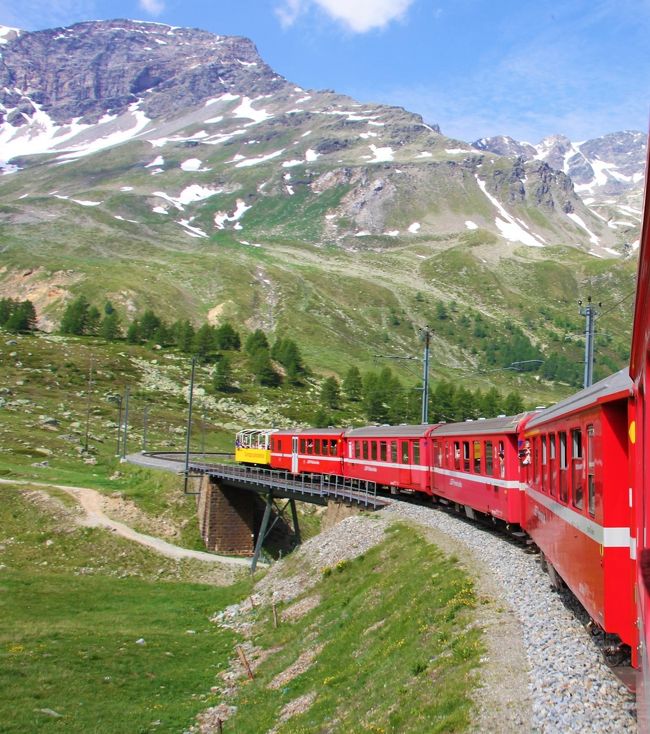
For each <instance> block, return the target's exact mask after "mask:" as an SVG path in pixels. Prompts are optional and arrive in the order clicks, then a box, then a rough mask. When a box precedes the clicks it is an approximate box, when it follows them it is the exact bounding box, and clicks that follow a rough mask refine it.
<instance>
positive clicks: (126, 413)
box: [122, 385, 129, 459]
mask: <svg viewBox="0 0 650 734" xmlns="http://www.w3.org/2000/svg"><path fill="white" fill-rule="evenodd" d="M128 434H129V386H128V385H127V386H126V388H125V390H124V432H123V433H122V458H123V459H126V439H127V437H128Z"/></svg>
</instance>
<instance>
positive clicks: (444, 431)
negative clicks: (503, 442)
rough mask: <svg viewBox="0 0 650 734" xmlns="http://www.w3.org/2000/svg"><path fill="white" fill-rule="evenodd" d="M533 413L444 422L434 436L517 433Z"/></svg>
mask: <svg viewBox="0 0 650 734" xmlns="http://www.w3.org/2000/svg"><path fill="white" fill-rule="evenodd" d="M531 415H534V413H531V412H526V413H518V414H517V415H504V416H500V417H499V418H480V419H479V420H475V421H463V422H462V423H442V424H441V425H440V426H438V428H436V430H435V431H434V432H433V438H436V436H456V435H463V436H469V435H472V434H473V435H477V436H478V435H484V434H489V433H517V431H518V430H520V428H521V424H522V422H523V421H525V420H526V419H527V418H528V417H529V416H531Z"/></svg>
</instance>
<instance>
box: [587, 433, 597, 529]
mask: <svg viewBox="0 0 650 734" xmlns="http://www.w3.org/2000/svg"><path fill="white" fill-rule="evenodd" d="M587 495H588V497H587V502H588V509H589V514H590V515H591V516H592V517H593V516H594V515H595V514H596V460H595V457H594V427H593V426H587Z"/></svg>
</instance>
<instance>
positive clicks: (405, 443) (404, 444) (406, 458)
mask: <svg viewBox="0 0 650 734" xmlns="http://www.w3.org/2000/svg"><path fill="white" fill-rule="evenodd" d="M408 463H409V442H408V441H402V464H408Z"/></svg>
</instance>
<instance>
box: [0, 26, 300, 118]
mask: <svg viewBox="0 0 650 734" xmlns="http://www.w3.org/2000/svg"><path fill="white" fill-rule="evenodd" d="M3 38H5V39H6V43H5V45H4V46H3V47H2V59H1V60H0V88H4V91H3V92H2V93H1V94H0V103H1V104H2V105H3V106H4V108H5V112H4V114H3V116H2V119H1V121H2V122H5V121H7V122H10V123H11V124H13V125H15V126H18V125H20V124H22V123H24V122H25V121H26V117H28V116H29V115H30V114H33V113H34V112H35V111H36V110H37V109H38V108H40V109H42V110H43V111H44V112H46V113H47V114H48V115H49V117H50V118H51V119H52V120H53V121H54V122H55V123H58V124H62V123H66V122H70V121H72V120H73V119H79V118H80V121H81V122H95V121H97V120H98V119H99V118H100V117H102V116H103V115H104V114H106V113H110V114H120V113H121V112H124V111H125V110H126V109H127V108H128V107H129V105H131V104H133V103H136V102H137V103H139V109H141V110H142V111H143V112H144V113H145V114H146V115H147V117H149V118H152V119H155V118H156V117H158V116H160V115H162V114H170V113H174V112H175V111H178V110H182V109H184V108H186V107H187V106H189V105H198V104H200V103H201V102H203V101H204V100H206V99H208V98H210V97H214V96H218V95H220V94H223V93H225V92H230V93H233V94H241V93H243V92H246V94H248V95H254V94H263V93H270V92H273V91H277V90H278V89H279V88H281V87H282V86H283V85H286V84H287V82H286V81H285V80H284V79H283V78H282V77H281V76H279V75H278V74H276V73H275V72H273V70H272V69H271V68H270V67H269V66H268V65H267V64H265V63H264V61H263V60H262V59H261V57H260V56H259V54H258V52H257V49H256V48H255V46H254V44H253V43H252V42H251V41H250V40H248V39H247V38H241V37H232V36H215V35H214V34H212V33H208V32H207V31H201V30H198V29H194V28H175V27H172V26H168V25H163V24H160V23H148V22H140V21H132V20H111V21H92V22H84V23H77V24H75V25H72V26H70V27H68V28H56V29H50V30H44V31H37V32H34V33H21V34H15V35H13V36H11V35H10V34H5V35H4V36H3Z"/></svg>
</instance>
